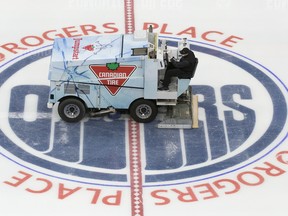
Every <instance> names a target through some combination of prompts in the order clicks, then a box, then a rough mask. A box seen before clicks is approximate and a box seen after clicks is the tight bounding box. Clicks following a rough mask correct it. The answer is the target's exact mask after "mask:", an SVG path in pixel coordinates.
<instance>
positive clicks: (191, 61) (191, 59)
mask: <svg viewBox="0 0 288 216" xmlns="http://www.w3.org/2000/svg"><path fill="white" fill-rule="evenodd" d="M171 63H172V64H173V66H174V67H175V68H179V69H181V70H182V71H184V72H192V71H193V69H194V66H195V63H196V58H195V55H194V53H193V52H192V51H191V50H189V53H188V55H187V56H183V57H182V58H181V59H180V61H179V62H177V61H175V60H174V59H171Z"/></svg>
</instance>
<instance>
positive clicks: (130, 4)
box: [124, 0, 135, 34]
mask: <svg viewBox="0 0 288 216" xmlns="http://www.w3.org/2000/svg"><path fill="white" fill-rule="evenodd" d="M124 16H125V33H126V34H133V33H134V31H135V20H134V0H125V1H124Z"/></svg>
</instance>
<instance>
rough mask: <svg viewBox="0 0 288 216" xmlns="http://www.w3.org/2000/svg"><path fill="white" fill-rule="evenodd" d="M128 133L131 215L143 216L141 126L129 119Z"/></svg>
mask: <svg viewBox="0 0 288 216" xmlns="http://www.w3.org/2000/svg"><path fill="white" fill-rule="evenodd" d="M128 132H129V133H128V134H129V158H130V159H129V160H130V181H131V215H132V216H143V215H144V213H143V196H142V192H143V188H142V166H141V146H140V124H139V123H137V122H135V121H134V120H132V119H129V121H128Z"/></svg>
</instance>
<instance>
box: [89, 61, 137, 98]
mask: <svg viewBox="0 0 288 216" xmlns="http://www.w3.org/2000/svg"><path fill="white" fill-rule="evenodd" d="M136 68H137V67H136V66H134V65H120V64H119V63H116V62H113V63H107V64H106V65H90V70H91V71H92V72H93V73H94V74H95V76H96V77H97V78H98V80H99V82H100V83H101V84H102V85H104V86H105V88H106V89H107V90H108V91H109V93H110V94H111V95H113V96H115V95H116V94H117V93H118V92H119V90H120V89H121V88H122V87H123V86H124V85H125V83H126V82H127V81H128V80H129V77H130V76H131V75H132V73H133V72H134V71H135V70H136Z"/></svg>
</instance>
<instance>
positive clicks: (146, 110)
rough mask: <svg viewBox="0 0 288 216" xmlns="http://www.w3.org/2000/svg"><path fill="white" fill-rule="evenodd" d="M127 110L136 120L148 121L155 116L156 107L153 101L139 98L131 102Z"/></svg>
mask: <svg viewBox="0 0 288 216" xmlns="http://www.w3.org/2000/svg"><path fill="white" fill-rule="evenodd" d="M129 112H130V116H131V117H132V118H133V119H134V120H135V121H136V122H140V123H148V122H151V121H153V120H154V119H155V118H156V116H157V113H158V108H157V106H156V104H155V103H154V102H153V101H150V100H145V99H139V100H136V101H134V102H133V103H132V104H131V106H130V108H129Z"/></svg>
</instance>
